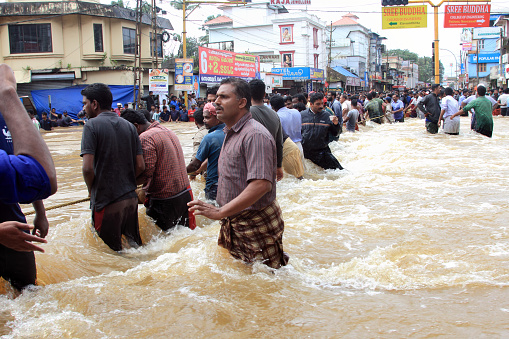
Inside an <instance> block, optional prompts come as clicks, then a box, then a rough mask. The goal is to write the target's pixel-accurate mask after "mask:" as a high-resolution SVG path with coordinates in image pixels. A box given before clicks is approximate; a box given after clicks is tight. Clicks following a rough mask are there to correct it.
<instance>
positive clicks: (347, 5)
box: [101, 0, 509, 75]
mask: <svg viewBox="0 0 509 339" xmlns="http://www.w3.org/2000/svg"><path fill="white" fill-rule="evenodd" d="M101 1H103V2H104V3H109V2H107V1H105V0H101ZM124 1H125V0H124ZM156 1H157V6H159V7H161V8H163V9H165V10H167V11H168V14H167V15H166V16H165V17H166V18H167V19H169V20H170V21H171V23H172V25H173V27H174V32H175V33H178V34H181V33H182V12H181V11H177V10H176V9H174V8H173V7H171V5H170V0H162V1H161V0H156ZM432 1H433V2H434V3H438V2H439V1H438V0H432ZM127 3H128V4H129V5H130V6H133V7H134V6H136V1H135V0H129V1H127ZM380 3H381V1H376V0H354V1H347V0H341V1H338V0H311V5H308V6H307V10H308V11H309V12H310V13H313V14H315V15H317V16H318V17H319V18H320V19H321V20H323V21H326V22H327V23H328V24H330V22H331V21H337V20H339V19H341V16H342V15H344V14H346V13H349V12H351V13H354V14H355V15H357V16H358V17H359V20H358V22H359V23H360V24H361V25H363V26H365V27H366V28H368V29H371V30H372V31H374V32H376V33H379V34H380V35H381V36H384V37H386V38H387V40H385V44H386V45H387V47H388V48H389V49H396V48H399V49H408V50H410V51H411V52H414V53H417V54H418V55H419V56H431V43H432V41H433V39H434V32H433V27H434V20H433V8H432V7H431V6H429V5H428V27H427V28H410V29H384V30H383V29H382V14H381V4H380ZM444 4H447V3H444ZM450 4H466V2H464V3H452V2H451V3H450ZM470 4H473V3H470ZM217 6H218V5H201V6H200V8H199V9H197V10H195V11H194V12H193V13H192V14H191V15H190V16H189V17H188V20H189V21H188V23H187V31H188V35H190V36H196V37H197V36H201V35H204V32H203V31H201V30H200V29H199V28H200V27H201V25H202V24H203V22H204V20H205V19H206V18H207V16H209V15H212V14H221V11H220V10H219V9H217ZM286 7H287V8H288V9H289V10H290V11H293V10H302V9H306V6H301V5H299V6H288V5H287V6H286ZM443 11H444V5H442V6H441V7H440V8H439V13H443ZM491 12H492V13H509V1H507V0H492V1H491ZM438 25H439V39H440V48H445V49H448V50H450V51H451V52H453V53H454V55H455V56H456V60H457V62H458V63H459V62H460V60H459V54H460V49H461V46H460V33H461V29H456V28H444V16H443V14H439V24H438ZM172 47H173V48H175V50H176V48H177V44H176V43H174V42H173V45H170V46H168V48H169V49H170V50H171V49H172ZM453 53H450V52H448V51H440V60H441V61H442V63H443V64H444V66H445V72H446V75H451V72H453V71H454V67H455V64H456V60H455V58H454V55H453ZM451 63H452V64H453V65H454V67H453V68H451V67H450V64H451Z"/></svg>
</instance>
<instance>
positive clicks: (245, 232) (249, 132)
mask: <svg viewBox="0 0 509 339" xmlns="http://www.w3.org/2000/svg"><path fill="white" fill-rule="evenodd" d="M215 103H216V110H217V116H218V118H219V120H221V121H222V122H224V123H225V124H226V137H225V140H224V143H223V148H222V150H221V155H220V157H219V167H218V170H219V184H218V194H217V202H218V204H219V206H220V207H216V206H213V205H210V204H206V203H204V202H202V201H199V200H194V201H192V202H191V203H189V204H188V205H189V207H190V210H191V211H192V212H194V213H195V214H197V215H203V216H205V217H207V218H210V219H214V220H221V230H220V234H219V240H218V244H219V245H220V246H221V247H224V248H226V249H227V250H228V251H229V252H230V254H231V255H232V256H233V257H235V258H237V259H240V260H243V261H244V262H247V263H253V262H261V263H263V264H265V265H267V266H269V267H272V268H279V267H281V266H284V265H286V264H287V263H288V255H287V254H286V253H285V252H284V251H283V232H284V221H283V218H282V213H281V209H280V208H279V205H278V204H277V202H276V144H275V141H274V138H273V137H272V135H271V134H270V133H269V131H268V130H267V129H266V128H265V127H263V125H262V124H260V123H259V122H257V121H256V120H254V119H252V116H251V113H250V111H249V107H250V105H251V94H250V89H249V85H248V83H247V82H245V81H244V80H242V79H239V78H227V79H224V80H223V81H221V86H220V87H219V90H218V92H217V99H216V101H215Z"/></svg>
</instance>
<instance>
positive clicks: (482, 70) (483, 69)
mask: <svg viewBox="0 0 509 339" xmlns="http://www.w3.org/2000/svg"><path fill="white" fill-rule="evenodd" d="M479 72H486V64H479Z"/></svg>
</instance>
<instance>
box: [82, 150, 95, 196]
mask: <svg viewBox="0 0 509 339" xmlns="http://www.w3.org/2000/svg"><path fill="white" fill-rule="evenodd" d="M81 170H82V172H83V179H85V183H86V184H87V189H88V194H89V195H90V192H91V190H92V185H93V184H94V179H95V173H94V155H93V154H83V164H82V167H81Z"/></svg>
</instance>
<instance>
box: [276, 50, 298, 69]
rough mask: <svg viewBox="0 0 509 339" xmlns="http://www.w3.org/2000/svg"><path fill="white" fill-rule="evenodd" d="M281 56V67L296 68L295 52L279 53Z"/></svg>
mask: <svg viewBox="0 0 509 339" xmlns="http://www.w3.org/2000/svg"><path fill="white" fill-rule="evenodd" d="M279 53H280V54H281V67H294V66H295V62H294V56H295V51H286V52H279Z"/></svg>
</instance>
